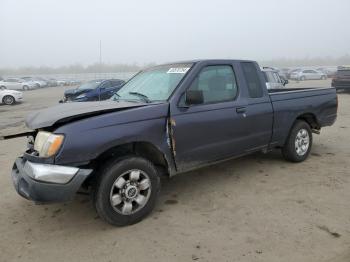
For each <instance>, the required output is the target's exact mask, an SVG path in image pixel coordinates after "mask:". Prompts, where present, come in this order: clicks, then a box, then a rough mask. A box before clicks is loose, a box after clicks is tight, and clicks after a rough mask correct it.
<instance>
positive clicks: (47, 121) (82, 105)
mask: <svg viewBox="0 0 350 262" xmlns="http://www.w3.org/2000/svg"><path fill="white" fill-rule="evenodd" d="M146 105H147V104H146V103H141V102H126V101H119V102H117V101H99V102H76V103H62V104H58V105H56V106H53V107H49V108H47V109H43V110H40V111H36V112H33V113H31V114H29V115H28V116H27V118H26V121H25V122H26V125H27V127H28V128H30V129H38V128H44V127H50V126H53V125H54V124H57V123H65V122H69V121H71V120H74V119H81V118H84V117H88V116H93V115H98V114H102V113H108V112H115V111H120V110H126V109H128V108H135V107H141V106H146Z"/></svg>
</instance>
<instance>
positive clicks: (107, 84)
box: [101, 81, 111, 88]
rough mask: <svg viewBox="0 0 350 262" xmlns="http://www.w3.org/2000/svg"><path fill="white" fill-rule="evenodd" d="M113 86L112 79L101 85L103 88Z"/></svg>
mask: <svg viewBox="0 0 350 262" xmlns="http://www.w3.org/2000/svg"><path fill="white" fill-rule="evenodd" d="M110 86H111V82H110V81H106V82H104V83H103V84H102V85H101V88H109V87H110Z"/></svg>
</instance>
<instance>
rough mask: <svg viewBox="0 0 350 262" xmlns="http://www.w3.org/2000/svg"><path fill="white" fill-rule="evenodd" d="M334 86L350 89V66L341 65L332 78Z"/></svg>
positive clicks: (338, 88)
mask: <svg viewBox="0 0 350 262" xmlns="http://www.w3.org/2000/svg"><path fill="white" fill-rule="evenodd" d="M332 87H335V88H336V89H337V90H346V91H350V66H339V67H338V70H337V73H336V75H335V76H334V77H333V79H332Z"/></svg>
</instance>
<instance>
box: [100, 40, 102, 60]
mask: <svg viewBox="0 0 350 262" xmlns="http://www.w3.org/2000/svg"><path fill="white" fill-rule="evenodd" d="M101 64H102V41H101V40H100V65H101Z"/></svg>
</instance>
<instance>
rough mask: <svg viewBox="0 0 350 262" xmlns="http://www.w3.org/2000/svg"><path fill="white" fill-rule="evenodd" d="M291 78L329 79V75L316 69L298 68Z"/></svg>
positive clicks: (302, 79) (301, 79) (300, 79)
mask: <svg viewBox="0 0 350 262" xmlns="http://www.w3.org/2000/svg"><path fill="white" fill-rule="evenodd" d="M290 79H293V80H299V81H304V80H316V79H318V80H319V79H323V80H324V79H327V75H326V74H325V73H322V72H319V71H316V70H314V69H303V70H302V69H300V70H296V71H294V72H293V73H291V75H290Z"/></svg>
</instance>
